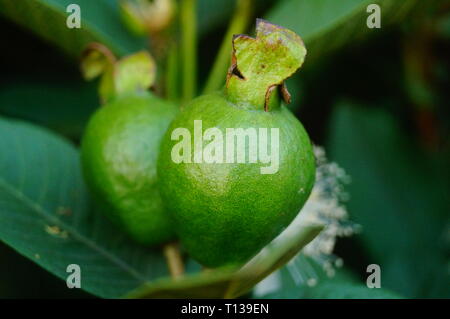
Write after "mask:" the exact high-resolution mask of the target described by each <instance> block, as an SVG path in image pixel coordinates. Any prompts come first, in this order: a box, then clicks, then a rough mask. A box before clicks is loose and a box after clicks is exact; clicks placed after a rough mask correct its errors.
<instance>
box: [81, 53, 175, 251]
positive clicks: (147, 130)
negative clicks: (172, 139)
mask: <svg viewBox="0 0 450 319" xmlns="http://www.w3.org/2000/svg"><path fill="white" fill-rule="evenodd" d="M138 57H139V56H138ZM135 58H136V55H135V56H132V58H131V59H130V58H129V60H128V62H127V63H129V61H131V60H133V59H135ZM140 58H141V59H142V58H144V60H145V59H148V58H149V56H148V55H143V56H141V57H140ZM145 61H147V60H145ZM135 62H136V61H133V64H134V63H135ZM119 63H120V62H119ZM131 69H133V68H131ZM140 69H141V68H140ZM144 69H145V68H144ZM125 73H127V74H126V76H130V75H129V73H128V72H125ZM115 74H118V72H115ZM133 75H134V74H132V75H131V76H133ZM110 80H111V78H110V79H103V80H102V82H103V83H104V82H107V81H110ZM113 80H116V79H113ZM127 80H128V78H127ZM137 82H141V80H140V79H139V80H138V81H137ZM127 83H128V82H127ZM147 83H149V82H147ZM122 84H123V83H122ZM144 86H145V85H144ZM123 87H127V89H126V90H124V91H123V92H120V94H117V91H116V90H112V91H111V92H107V94H106V95H104V96H108V97H110V99H109V101H108V102H107V103H106V104H104V105H103V106H102V107H101V108H100V109H98V110H97V111H96V112H95V114H94V115H93V116H92V118H91V119H90V121H89V123H88V126H87V128H86V130H85V134H84V136H83V139H82V143H81V159H82V166H83V171H84V176H85V180H86V182H87V185H88V186H89V189H90V191H91V193H92V195H93V199H94V201H95V203H97V204H98V205H97V206H98V208H99V209H100V210H101V211H102V212H103V213H104V214H106V215H107V216H108V217H109V218H110V219H111V220H112V221H114V222H115V223H116V224H117V225H119V226H120V227H121V228H122V229H123V230H124V231H125V232H126V233H128V234H129V235H130V236H131V237H132V238H133V239H134V240H135V241H137V242H139V243H142V244H145V245H157V244H162V243H165V242H167V241H169V240H171V239H173V238H174V236H175V234H174V230H173V227H172V226H171V223H170V218H169V215H168V214H167V212H166V211H165V209H164V206H163V203H162V199H161V196H160V193H159V189H158V186H157V174H156V161H157V156H158V152H159V148H160V142H161V139H162V136H163V135H164V133H165V131H166V129H167V127H168V126H169V124H170V122H171V120H172V119H173V118H174V117H175V115H176V114H177V112H178V109H177V107H175V106H174V105H173V104H172V103H169V102H167V101H164V100H162V99H160V98H158V97H156V96H154V95H153V94H152V93H150V92H146V91H145V90H141V89H140V90H135V89H134V86H131V89H128V86H127V85H123Z"/></svg>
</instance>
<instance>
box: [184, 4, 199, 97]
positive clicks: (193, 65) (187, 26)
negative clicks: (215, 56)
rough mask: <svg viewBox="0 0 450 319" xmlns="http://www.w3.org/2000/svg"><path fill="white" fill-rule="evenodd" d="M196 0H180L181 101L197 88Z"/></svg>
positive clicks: (192, 94)
mask: <svg viewBox="0 0 450 319" xmlns="http://www.w3.org/2000/svg"><path fill="white" fill-rule="evenodd" d="M196 10H197V0H182V1H181V12H180V19H181V33H182V37H181V52H182V59H183V65H182V68H183V70H182V71H183V86H182V102H183V103H186V102H189V101H190V100H191V99H193V98H194V97H195V94H196V90H197V19H196Z"/></svg>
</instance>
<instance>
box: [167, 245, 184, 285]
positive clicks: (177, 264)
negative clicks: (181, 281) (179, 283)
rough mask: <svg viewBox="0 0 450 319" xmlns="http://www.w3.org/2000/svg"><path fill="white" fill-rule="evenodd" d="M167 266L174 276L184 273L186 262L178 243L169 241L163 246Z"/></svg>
mask: <svg viewBox="0 0 450 319" xmlns="http://www.w3.org/2000/svg"><path fill="white" fill-rule="evenodd" d="M163 252H164V256H165V257H166V261H167V266H168V267H169V272H170V275H171V276H172V278H174V279H175V278H179V277H181V276H182V275H183V273H184V263H183V259H182V257H181V254H180V249H179V247H178V244H177V243H168V244H166V245H165V246H164V248H163Z"/></svg>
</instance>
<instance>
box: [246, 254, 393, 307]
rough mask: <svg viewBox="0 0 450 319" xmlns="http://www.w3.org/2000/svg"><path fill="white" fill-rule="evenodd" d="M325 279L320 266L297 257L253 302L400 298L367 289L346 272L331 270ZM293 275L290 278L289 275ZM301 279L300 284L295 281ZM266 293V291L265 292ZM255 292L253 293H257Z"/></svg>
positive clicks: (305, 258)
mask: <svg viewBox="0 0 450 319" xmlns="http://www.w3.org/2000/svg"><path fill="white" fill-rule="evenodd" d="M335 270H336V273H335V275H334V276H333V277H329V276H327V275H326V273H325V272H324V271H323V269H322V268H321V267H320V265H319V264H318V263H317V262H315V261H314V260H312V259H311V258H309V257H305V256H303V255H300V256H297V257H296V260H295V262H291V263H290V264H289V265H288V266H285V267H283V268H282V269H280V271H278V272H277V273H275V274H274V275H272V276H273V277H272V278H270V280H271V281H272V282H271V283H267V284H271V286H272V287H271V288H273V287H275V288H276V289H272V290H271V291H270V292H268V293H265V294H264V293H262V294H261V293H259V294H258V293H256V294H255V297H256V298H277V299H379V298H383V299H392V298H401V296H400V295H398V294H396V293H394V292H391V291H390V290H387V289H384V288H368V287H367V285H365V284H364V283H362V282H360V281H359V280H357V279H356V278H355V276H354V275H353V274H352V273H350V272H349V271H348V270H347V269H345V268H344V269H342V268H339V269H335ZM293 274H294V275H293ZM308 274H309V275H313V276H312V277H310V278H313V279H314V283H315V284H314V285H311V284H309V285H308V280H307V279H308ZM299 279H302V281H301V282H300V281H298V280H299ZM265 289H266V290H267V288H265ZM258 290H259V289H256V292H258Z"/></svg>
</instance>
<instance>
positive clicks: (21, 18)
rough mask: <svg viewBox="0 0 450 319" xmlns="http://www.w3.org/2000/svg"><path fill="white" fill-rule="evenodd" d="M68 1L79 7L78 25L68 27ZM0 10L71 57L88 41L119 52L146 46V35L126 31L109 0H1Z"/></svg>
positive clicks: (116, 7)
mask: <svg viewBox="0 0 450 319" xmlns="http://www.w3.org/2000/svg"><path fill="white" fill-rule="evenodd" d="M69 4H78V5H79V6H80V9H81V28H79V29H76V28H74V29H69V28H68V27H67V25H66V20H67V17H68V16H69V15H70V14H71V13H70V12H69V13H68V12H66V10H67V6H68V5H69ZM0 14H2V15H4V16H6V17H7V18H9V19H11V20H12V21H14V22H15V23H17V24H20V25H22V26H24V27H26V28H28V29H29V30H31V31H32V32H34V33H36V34H37V35H38V36H40V37H42V38H44V39H45V40H47V41H49V42H51V43H52V44H53V45H56V46H58V47H60V48H61V49H63V50H64V51H65V52H67V53H69V54H70V55H72V56H74V57H78V56H80V54H81V52H82V50H83V49H84V48H85V47H86V45H87V44H88V43H90V42H94V41H96V42H101V43H103V44H104V45H106V46H108V47H109V48H110V49H111V50H112V51H113V52H115V53H116V54H118V55H124V54H127V53H131V52H133V51H137V50H139V49H142V48H143V47H145V46H146V42H145V39H143V38H137V37H135V36H132V35H131V34H130V33H128V32H127V30H126V28H124V26H123V25H122V22H121V18H120V14H119V7H118V5H117V2H116V1H111V0H95V1H92V0H21V1H11V0H0Z"/></svg>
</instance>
